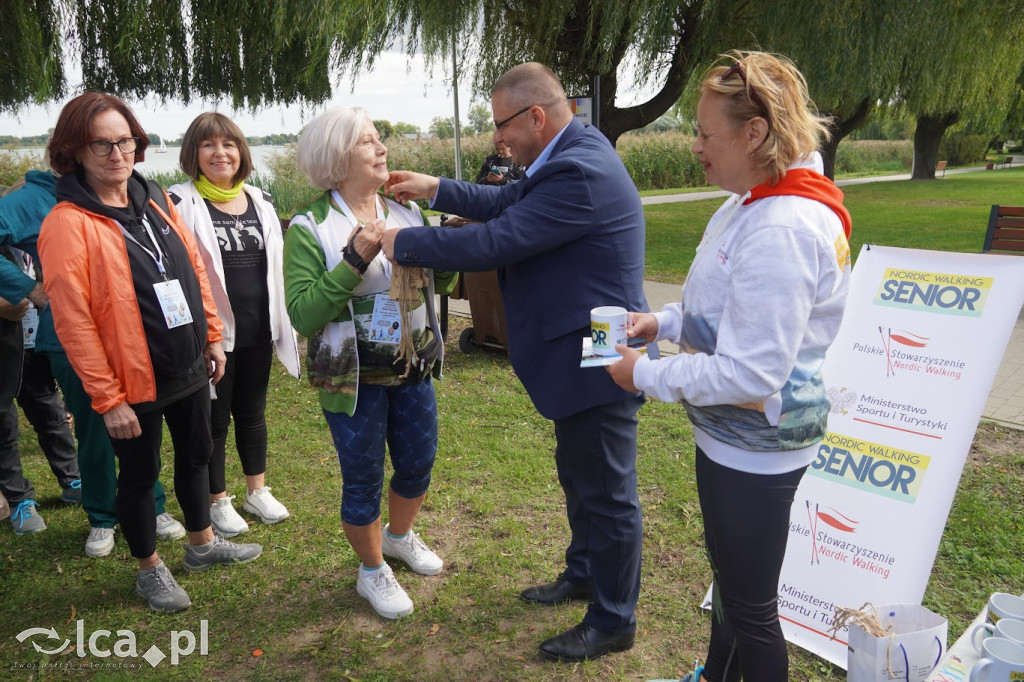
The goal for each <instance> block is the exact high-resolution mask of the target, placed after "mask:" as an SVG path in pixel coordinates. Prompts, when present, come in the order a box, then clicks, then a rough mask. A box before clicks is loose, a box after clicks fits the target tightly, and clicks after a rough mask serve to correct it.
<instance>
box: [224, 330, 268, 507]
mask: <svg viewBox="0 0 1024 682" xmlns="http://www.w3.org/2000/svg"><path fill="white" fill-rule="evenodd" d="M273 352H274V347H273V346H272V345H270V344H269V343H268V344H266V345H261V346H254V347H251V348H236V349H235V350H233V351H232V352H230V353H227V354H226V355H227V362H226V363H224V376H223V377H222V378H221V380H220V381H219V382H217V386H216V388H217V398H216V399H215V400H213V401H212V403H211V408H210V422H211V426H212V430H213V456H212V457H210V492H211V493H215V494H216V493H222V492H224V491H225V490H227V481H226V479H225V476H224V466H225V461H224V460H225V447H226V445H227V439H228V424H230V423H231V417H232V416H234V418H235V448H236V449H237V450H238V458H239V459H240V460H241V461H242V471H243V472H245V475H246V476H256V475H257V474H262V473H266V471H267V420H266V417H265V413H266V411H267V384H268V383H270V364H271V361H272V360H273Z"/></svg>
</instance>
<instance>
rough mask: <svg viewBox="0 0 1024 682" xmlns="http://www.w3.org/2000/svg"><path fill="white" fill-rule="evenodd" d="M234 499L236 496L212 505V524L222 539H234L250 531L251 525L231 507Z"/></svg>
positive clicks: (226, 497) (224, 498)
mask: <svg viewBox="0 0 1024 682" xmlns="http://www.w3.org/2000/svg"><path fill="white" fill-rule="evenodd" d="M233 499H235V496H234V495H227V496H225V497H222V498H220V499H219V500H217V501H215V502H214V503H213V504H211V505H210V523H212V524H213V529H214V530H215V531H217V532H218V533H220V535H221V537H225V538H233V537H235V536H236V535H240V534H242V533H244V532H245V531H247V530H249V524H248V523H246V522H245V519H243V518H242V517H241V516H239V515H238V512H236V511H235V508H234V507H232V506H231V500H233Z"/></svg>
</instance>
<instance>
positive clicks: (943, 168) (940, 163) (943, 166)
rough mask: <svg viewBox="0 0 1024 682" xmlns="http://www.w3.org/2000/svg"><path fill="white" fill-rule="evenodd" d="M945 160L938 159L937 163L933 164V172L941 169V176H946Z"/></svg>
mask: <svg viewBox="0 0 1024 682" xmlns="http://www.w3.org/2000/svg"><path fill="white" fill-rule="evenodd" d="M946 163H947V162H946V161H939V163H938V165H936V166H935V172H936V173H938V172H939V171H942V177H946Z"/></svg>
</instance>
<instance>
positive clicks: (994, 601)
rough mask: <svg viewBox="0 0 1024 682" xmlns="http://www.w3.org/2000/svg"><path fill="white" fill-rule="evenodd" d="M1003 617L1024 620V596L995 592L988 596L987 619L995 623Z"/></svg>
mask: <svg viewBox="0 0 1024 682" xmlns="http://www.w3.org/2000/svg"><path fill="white" fill-rule="evenodd" d="M1003 618H1009V619H1011V620H1024V597H1018V596H1017V595H1015V594H1007V593H1006V592H996V593H994V594H993V595H992V596H991V597H989V598H988V617H987V619H986V620H987V621H988V622H989V623H991V624H992V625H995V624H996V623H998V622H999V621H1000V620H1002V619H1003Z"/></svg>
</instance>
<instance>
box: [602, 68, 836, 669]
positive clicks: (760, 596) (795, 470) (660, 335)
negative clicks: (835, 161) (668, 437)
mask: <svg viewBox="0 0 1024 682" xmlns="http://www.w3.org/2000/svg"><path fill="white" fill-rule="evenodd" d="M728 58H729V62H730V63H729V64H728V65H727V66H716V67H715V68H713V69H711V70H710V71H709V72H708V74H707V76H706V77H705V79H704V81H703V83H702V87H701V98H700V102H699V104H698V105H697V137H696V139H695V140H694V142H693V146H692V150H693V153H694V154H696V155H697V157H698V158H699V159H700V162H701V165H702V166H703V167H704V171H705V173H706V174H707V179H708V182H709V183H712V184H716V185H718V186H719V187H721V188H722V189H725V190H728V191H729V192H732V196H730V197H729V198H728V199H726V201H725V203H724V204H723V205H722V207H721V208H720V209H719V210H718V212H717V213H715V215H714V216H712V218H711V221H710V222H709V223H708V227H707V230H706V231H705V232H704V238H703V239H702V240H701V243H700V245H699V246H698V247H697V255H696V256H695V258H694V260H693V264H692V265H691V266H690V272H689V273H688V274H687V276H686V283H685V284H684V286H683V292H682V302H681V303H674V304H671V305H668V306H665V308H664V309H663V310H662V311H661V312H658V313H654V314H650V313H633V323H632V326H631V327H630V328H629V329H627V333H628V335H630V336H639V337H643V338H646V339H647V340H648V341H656V340H660V339H671V340H673V341H675V342H676V343H678V344H679V347H680V351H681V352H680V353H679V355H676V356H673V357H671V358H667V359H662V360H650V359H647V358H643V357H641V356H640V354H639V353H637V352H636V351H632V350H628V349H626V348H625V347H623V346H620V347H619V348H620V349H621V351H622V353H623V355H624V359H623V360H621V361H620V362H618V363H616V364H615V365H612V366H611V367H609V372H610V373H611V375H612V378H613V379H614V380H615V383H617V384H618V385H619V386H621V387H622V388H625V389H627V390H633V391H636V390H642V391H646V392H647V394H648V395H650V396H652V397H655V398H657V399H659V400H664V401H673V402H675V401H678V402H681V403H682V404H683V407H685V408H686V412H687V415H688V416H689V418H690V421H691V422H692V423H693V433H694V440H695V441H696V445H697V448H696V476H697V493H698V496H699V498H700V507H701V513H702V515H703V517H704V541H705V546H706V548H707V552H708V558H709V559H710V561H711V570H712V574H713V575H714V581H715V582H714V592H713V595H712V600H713V603H714V608H713V613H714V617H713V618H712V622H711V642H710V645H709V646H708V654H707V662H706V665H705V666H704V668H698V669H697V670H695V671H694V672H693V673H690V674H688V675H686V676H685V677H684V678H683V680H684V681H685V682H697V680H703V681H704V682H735V681H736V680H739V679H740V677H741V676H742V678H743V680H745V682H785V681H786V680H788V679H789V673H788V659H787V653H786V641H785V639H784V638H783V635H782V628H781V625H780V623H779V614H778V608H777V604H778V585H779V575H780V573H781V570H782V561H783V558H784V556H785V551H786V540H787V538H788V535H789V518H790V509H791V507H792V504H793V500H794V496H795V493H796V489H797V485H798V484H799V482H800V479H801V477H802V476H803V474H804V471H805V470H806V469H807V466H808V465H809V464H810V463H811V462H812V461H813V460H814V456H815V453H816V452H817V447H818V445H817V444H818V443H819V442H820V441H821V439H822V437H823V436H824V434H825V429H826V417H827V416H828V412H829V403H828V401H827V400H826V399H825V386H824V383H823V381H822V375H821V367H822V364H823V362H824V360H825V351H826V350H827V349H828V347H829V345H831V343H832V341H833V339H834V338H835V335H836V332H837V331H838V330H839V323H840V321H841V320H842V316H843V307H844V305H845V303H846V293H847V289H848V286H849V270H850V250H849V246H848V243H847V238H848V237H849V236H850V228H851V220H850V214H849V212H848V211H847V210H846V209H845V208H844V207H843V203H842V202H843V194H842V192H840V191H839V190H838V189H837V188H836V186H835V185H834V184H833V183H832V181H831V180H829V179H828V178H826V177H825V176H824V175H822V174H821V171H822V165H821V157H820V155H819V154H818V152H817V151H816V149H817V147H818V140H819V138H820V137H821V136H823V135H825V134H827V129H826V127H825V125H824V123H825V119H823V118H821V117H819V116H818V115H817V114H816V112H815V110H814V105H813V103H812V102H811V101H810V99H809V98H808V96H807V84H806V82H805V81H804V78H803V76H802V75H801V74H800V72H799V71H797V69H796V67H795V66H793V64H792V63H790V62H789V61H788V60H786V59H784V58H779V57H776V56H774V55H770V54H765V53H762V52H747V53H740V52H734V53H731V54H730V55H728Z"/></svg>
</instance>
